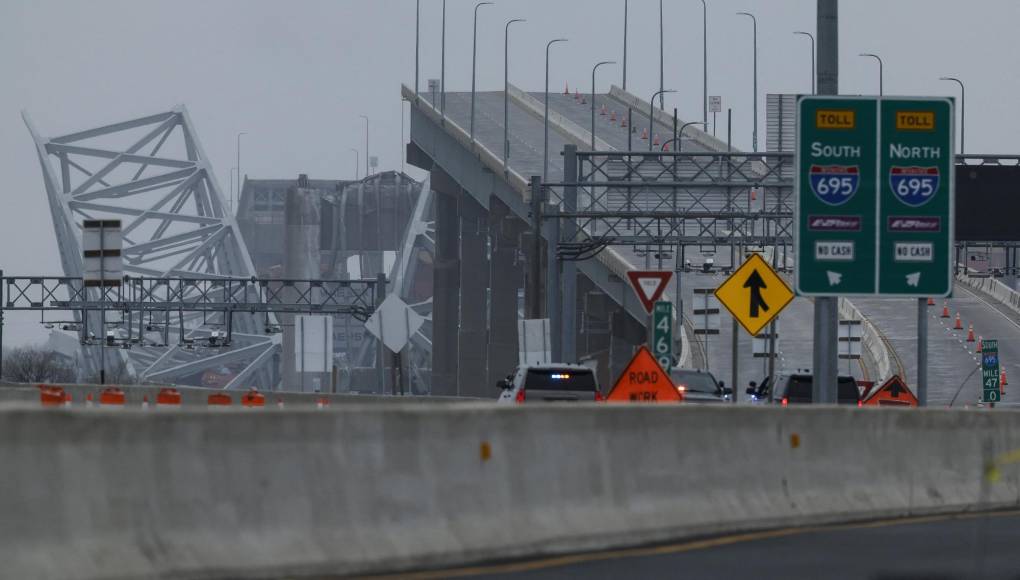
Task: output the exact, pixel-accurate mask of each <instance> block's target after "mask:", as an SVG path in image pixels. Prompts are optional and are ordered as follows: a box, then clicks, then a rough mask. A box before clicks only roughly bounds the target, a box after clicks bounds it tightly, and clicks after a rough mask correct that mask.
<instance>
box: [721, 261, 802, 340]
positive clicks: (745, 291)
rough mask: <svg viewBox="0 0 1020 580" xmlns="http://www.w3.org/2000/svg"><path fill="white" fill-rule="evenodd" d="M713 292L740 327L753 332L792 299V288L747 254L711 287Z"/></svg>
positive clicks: (753, 334)
mask: <svg viewBox="0 0 1020 580" xmlns="http://www.w3.org/2000/svg"><path fill="white" fill-rule="evenodd" d="M715 296H716V298H718V299H719V302H721V303H722V305H723V306H725V307H726V309H727V310H729V311H730V314H732V315H733V317H734V318H736V319H737V322H739V323H740V325H741V326H743V327H744V330H746V331H747V332H749V333H751V336H757V334H758V333H759V332H760V331H761V329H762V328H764V327H765V325H766V324H768V323H769V322H771V321H772V319H773V318H775V317H776V316H777V315H778V314H779V313H780V312H782V310H783V308H786V305H787V304H789V303H790V301H791V300H793V291H792V290H790V287H789V286H787V285H786V282H784V281H783V279H782V278H780V277H779V275H778V274H776V272H775V270H773V269H772V268H770V267H769V265H768V262H766V261H765V260H764V259H763V258H762V257H761V256H760V255H758V254H751V257H750V258H748V259H747V261H745V262H744V263H743V264H742V265H741V266H740V267H739V268H737V271H736V272H734V273H733V274H732V275H731V276H730V277H729V278H727V279H726V281H725V282H723V283H722V284H721V285H720V286H719V287H718V288H716V289H715Z"/></svg>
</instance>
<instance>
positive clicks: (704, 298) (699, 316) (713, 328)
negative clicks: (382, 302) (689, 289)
mask: <svg viewBox="0 0 1020 580" xmlns="http://www.w3.org/2000/svg"><path fill="white" fill-rule="evenodd" d="M712 292H713V289H712V288H695V289H694V307H693V308H692V309H691V316H690V318H691V322H693V323H694V334H719V328H720V324H721V322H720V319H719V300H718V299H717V298H716V297H715V294H713V293H712Z"/></svg>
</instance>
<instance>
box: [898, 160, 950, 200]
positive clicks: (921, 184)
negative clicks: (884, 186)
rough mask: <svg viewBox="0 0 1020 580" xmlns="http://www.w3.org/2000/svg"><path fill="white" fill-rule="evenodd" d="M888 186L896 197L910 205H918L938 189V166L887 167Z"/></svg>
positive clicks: (928, 198)
mask: <svg viewBox="0 0 1020 580" xmlns="http://www.w3.org/2000/svg"><path fill="white" fill-rule="evenodd" d="M889 186H890V187H892V190H893V193H895V194H896V198H897V199H899V200H900V201H902V202H903V203H905V204H907V205H909V206H910V207H920V206H922V205H924V204H926V203H928V200H930V199H931V197H932V196H933V195H935V192H936V191H938V190H939V168H938V167H916V166H912V167H900V166H896V165H894V166H892V167H890V168H889Z"/></svg>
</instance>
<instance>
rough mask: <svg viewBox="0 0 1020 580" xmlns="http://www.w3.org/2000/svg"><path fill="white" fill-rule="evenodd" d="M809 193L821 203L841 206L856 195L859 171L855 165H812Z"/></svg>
mask: <svg viewBox="0 0 1020 580" xmlns="http://www.w3.org/2000/svg"><path fill="white" fill-rule="evenodd" d="M808 175H809V182H810V185H811V191H813V192H814V194H815V196H816V197H817V198H818V199H819V200H821V201H822V202H823V203H827V204H829V205H843V204H844V203H846V202H848V201H850V199H851V198H852V197H853V196H854V194H855V193H857V186H858V185H859V183H860V169H859V168H858V167H857V166H856V165H812V166H811V170H810V172H809V173H808Z"/></svg>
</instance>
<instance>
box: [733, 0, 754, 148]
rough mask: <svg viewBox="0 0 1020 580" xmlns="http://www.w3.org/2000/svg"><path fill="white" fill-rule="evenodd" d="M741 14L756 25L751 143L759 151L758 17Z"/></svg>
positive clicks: (739, 13) (748, 13)
mask: <svg viewBox="0 0 1020 580" xmlns="http://www.w3.org/2000/svg"><path fill="white" fill-rule="evenodd" d="M737 14H738V15H740V16H748V17H750V18H751V22H752V24H753V25H754V89H753V92H754V107H753V113H752V114H753V115H754V132H753V133H752V138H753V140H754V141H753V142H752V143H751V146H752V149H753V150H754V151H755V152H757V151H758V19H757V18H755V17H754V14H751V13H750V12H737Z"/></svg>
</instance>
